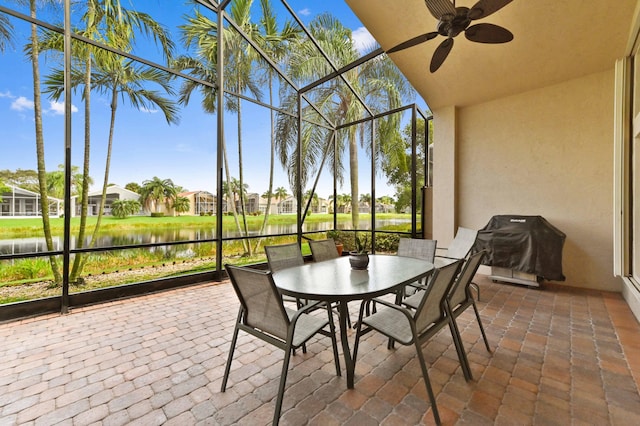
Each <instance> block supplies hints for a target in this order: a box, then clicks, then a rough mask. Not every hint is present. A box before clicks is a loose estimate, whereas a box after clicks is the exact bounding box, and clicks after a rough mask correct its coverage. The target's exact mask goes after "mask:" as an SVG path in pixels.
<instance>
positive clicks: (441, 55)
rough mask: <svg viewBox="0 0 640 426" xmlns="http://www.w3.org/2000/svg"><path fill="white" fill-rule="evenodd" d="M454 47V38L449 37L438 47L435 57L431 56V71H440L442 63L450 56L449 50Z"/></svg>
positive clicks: (434, 53)
mask: <svg viewBox="0 0 640 426" xmlns="http://www.w3.org/2000/svg"><path fill="white" fill-rule="evenodd" d="M452 47H453V39H452V38H448V39H446V40H445V41H443V42H442V43H440V45H439V46H438V47H437V48H436V51H435V52H433V57H432V58H431V65H430V66H429V71H431V72H432V73H434V72H436V71H438V68H440V65H442V63H443V62H444V60H445V59H447V56H449V52H451V48H452Z"/></svg>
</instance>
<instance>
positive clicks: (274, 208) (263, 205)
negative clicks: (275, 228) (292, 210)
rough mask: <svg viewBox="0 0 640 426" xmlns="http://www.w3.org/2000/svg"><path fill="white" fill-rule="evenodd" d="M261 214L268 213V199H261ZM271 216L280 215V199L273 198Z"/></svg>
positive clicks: (270, 207) (270, 208)
mask: <svg viewBox="0 0 640 426" xmlns="http://www.w3.org/2000/svg"><path fill="white" fill-rule="evenodd" d="M260 212H262V214H265V213H266V212H267V198H266V197H260ZM269 214H278V199H277V198H276V197H271V205H270V206H269Z"/></svg>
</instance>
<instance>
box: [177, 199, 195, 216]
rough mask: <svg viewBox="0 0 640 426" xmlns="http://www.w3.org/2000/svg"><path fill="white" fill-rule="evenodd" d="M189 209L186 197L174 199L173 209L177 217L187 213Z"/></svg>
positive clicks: (189, 203)
mask: <svg viewBox="0 0 640 426" xmlns="http://www.w3.org/2000/svg"><path fill="white" fill-rule="evenodd" d="M190 208H191V202H190V201H189V199H188V198H187V197H176V198H175V200H173V209H174V210H175V211H176V213H178V216H179V215H180V213H186V212H188V211H189V209H190Z"/></svg>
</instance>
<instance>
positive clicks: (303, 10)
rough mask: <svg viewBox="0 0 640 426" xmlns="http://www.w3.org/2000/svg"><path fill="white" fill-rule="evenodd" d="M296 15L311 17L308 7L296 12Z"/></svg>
mask: <svg viewBox="0 0 640 426" xmlns="http://www.w3.org/2000/svg"><path fill="white" fill-rule="evenodd" d="M298 15H302V16H309V15H311V10H309V8H308V7H305V8H304V9H302V10H299V11H298Z"/></svg>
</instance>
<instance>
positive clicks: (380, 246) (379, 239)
mask: <svg viewBox="0 0 640 426" xmlns="http://www.w3.org/2000/svg"><path fill="white" fill-rule="evenodd" d="M399 242H400V235H398V234H380V233H377V234H376V251H382V252H389V253H395V252H397V251H398V244H399Z"/></svg>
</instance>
